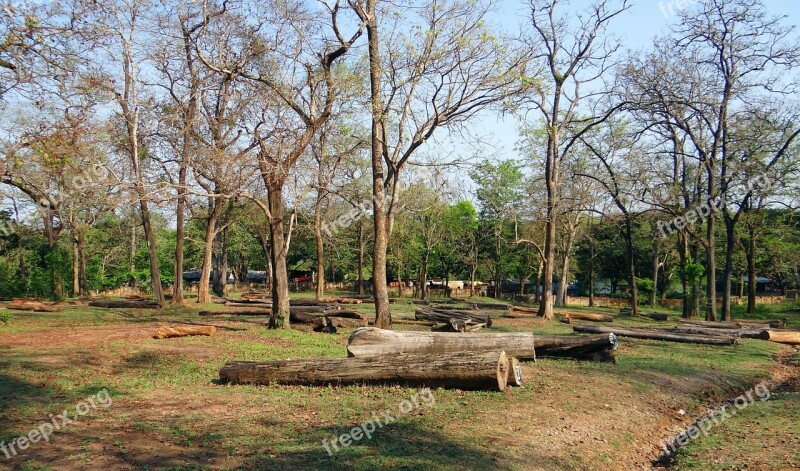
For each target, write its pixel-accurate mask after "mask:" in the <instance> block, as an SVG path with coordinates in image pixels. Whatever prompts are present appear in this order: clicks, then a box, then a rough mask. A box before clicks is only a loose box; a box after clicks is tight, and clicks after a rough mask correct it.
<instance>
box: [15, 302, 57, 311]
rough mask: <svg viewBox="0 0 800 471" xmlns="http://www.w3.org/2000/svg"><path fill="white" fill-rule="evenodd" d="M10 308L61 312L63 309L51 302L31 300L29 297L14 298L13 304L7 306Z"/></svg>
mask: <svg viewBox="0 0 800 471" xmlns="http://www.w3.org/2000/svg"><path fill="white" fill-rule="evenodd" d="M6 308H8V309H13V310H15V311H33V312H61V309H59V308H57V307H55V306H53V305H52V304H49V303H43V302H40V301H30V300H27V299H14V300H13V301H12V302H11V304H8V305H7V306H6Z"/></svg>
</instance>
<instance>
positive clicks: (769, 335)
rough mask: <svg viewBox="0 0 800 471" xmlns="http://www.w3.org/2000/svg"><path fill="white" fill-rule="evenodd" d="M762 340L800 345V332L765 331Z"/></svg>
mask: <svg viewBox="0 0 800 471" xmlns="http://www.w3.org/2000/svg"><path fill="white" fill-rule="evenodd" d="M759 338H760V339H762V340H769V341H770V342H777V343H783V344H786V345H800V331H790V330H781V331H778V330H763V331H762V332H761V335H760V336H759Z"/></svg>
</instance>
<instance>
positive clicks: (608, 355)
mask: <svg viewBox="0 0 800 471" xmlns="http://www.w3.org/2000/svg"><path fill="white" fill-rule="evenodd" d="M534 344H535V345H536V348H535V349H534ZM616 348H617V338H616V336H614V335H613V334H612V335H609V334H605V335H588V336H575V335H573V336H569V337H535V336H534V335H533V334H529V333H524V332H508V333H500V334H474V333H463V334H450V333H439V332H408V331H406V332H403V331H394V330H382V329H376V328H372V327H369V328H363V329H358V330H356V331H355V332H353V333H352V334H351V335H350V339H349V340H348V345H347V354H348V355H349V356H355V357H362V356H382V355H396V354H400V353H430V354H436V353H454V352H468V351H472V352H481V351H493V350H496V349H503V350H504V351H506V352H507V353H508V354H509V355H510V356H513V357H516V358H518V359H520V360H535V359H536V357H537V356H539V357H571V358H576V359H579V360H595V361H614V356H615V355H614V350H616Z"/></svg>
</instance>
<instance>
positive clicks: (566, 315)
mask: <svg viewBox="0 0 800 471" xmlns="http://www.w3.org/2000/svg"><path fill="white" fill-rule="evenodd" d="M557 314H559V315H560V316H561V318H560V319H559V320H561V322H566V323H567V324H571V323H572V320H573V319H578V320H582V321H589V322H614V318H613V317H611V316H607V315H605V314H592V313H590V312H563V313H562V312H559V313H557Z"/></svg>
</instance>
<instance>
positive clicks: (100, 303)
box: [89, 299, 159, 309]
mask: <svg viewBox="0 0 800 471" xmlns="http://www.w3.org/2000/svg"><path fill="white" fill-rule="evenodd" d="M89 306H91V307H103V308H106V309H158V308H159V305H158V303H157V302H155V301H147V300H144V301H137V300H131V299H96V300H94V301H90V302H89Z"/></svg>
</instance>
